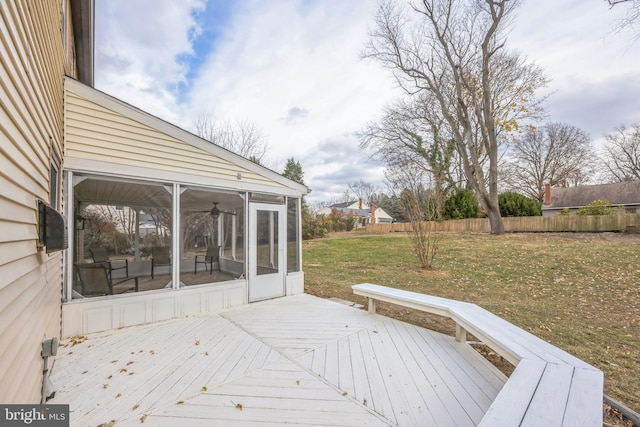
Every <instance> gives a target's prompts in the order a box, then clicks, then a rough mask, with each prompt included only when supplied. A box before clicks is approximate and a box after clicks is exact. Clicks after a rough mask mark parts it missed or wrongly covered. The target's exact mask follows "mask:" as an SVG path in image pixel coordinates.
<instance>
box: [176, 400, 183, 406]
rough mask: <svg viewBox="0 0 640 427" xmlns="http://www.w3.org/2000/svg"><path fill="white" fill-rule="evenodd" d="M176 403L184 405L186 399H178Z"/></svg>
mask: <svg viewBox="0 0 640 427" xmlns="http://www.w3.org/2000/svg"><path fill="white" fill-rule="evenodd" d="M176 405H184V400H178V401H177V402H176Z"/></svg>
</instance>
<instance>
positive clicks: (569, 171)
mask: <svg viewBox="0 0 640 427" xmlns="http://www.w3.org/2000/svg"><path fill="white" fill-rule="evenodd" d="M508 159H509V160H508V161H507V163H506V164H505V166H504V167H503V169H502V170H501V174H502V179H503V180H504V182H505V183H507V185H508V186H509V188H510V189H512V190H514V191H517V192H520V193H522V194H525V195H526V196H528V197H532V198H534V199H538V200H539V201H540V202H542V201H543V199H544V186H545V184H547V183H549V184H551V185H553V186H562V187H569V186H575V185H580V184H584V183H585V182H587V181H589V179H590V177H591V175H592V174H593V172H594V169H595V168H594V164H595V161H594V160H595V154H594V153H593V149H592V146H591V138H590V137H589V135H587V134H586V133H585V132H584V131H582V130H580V129H578V128H577V127H575V126H571V125H569V124H566V123H548V124H547V125H545V126H544V127H542V128H539V129H529V130H527V131H526V132H525V133H524V134H523V135H522V136H521V137H520V138H517V139H516V140H515V141H514V143H513V144H512V145H511V147H510V150H509V155H508Z"/></svg>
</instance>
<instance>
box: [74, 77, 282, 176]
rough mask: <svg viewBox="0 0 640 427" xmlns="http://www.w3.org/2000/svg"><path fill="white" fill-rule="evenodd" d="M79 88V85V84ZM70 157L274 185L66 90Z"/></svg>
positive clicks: (242, 168) (244, 169) (227, 161)
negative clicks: (239, 175)
mask: <svg viewBox="0 0 640 427" xmlns="http://www.w3.org/2000/svg"><path fill="white" fill-rule="evenodd" d="M74 83H75V84H78V83H77V82H74ZM66 112H67V123H66V152H65V157H66V158H76V159H85V160H94V161H100V162H109V163H113V164H116V165H123V166H134V167H141V168H151V169H157V170H162V171H167V172H176V173H181V174H185V175H196V176H201V177H208V178H217V179H222V180H228V181H232V182H237V174H238V172H240V173H241V174H242V182H244V183H252V184H259V185H266V186H272V187H283V186H282V185H281V184H279V183H276V182H274V181H273V180H271V179H269V178H268V177H266V176H263V175H260V174H258V173H256V172H254V171H250V170H248V169H246V168H244V167H242V166H240V165H238V164H236V163H233V162H231V161H229V160H226V159H223V158H222V157H219V156H216V155H215V154H212V153H210V152H208V151H205V150H203V149H201V148H199V147H196V146H194V145H192V144H189V143H187V142H184V141H181V140H180V139H178V138H176V137H173V136H171V135H168V134H166V133H164V132H162V131H160V130H157V129H154V128H152V127H151V126H148V125H147V124H144V123H141V122H139V121H136V120H134V119H132V118H130V117H127V116H125V115H124V114H120V113H119V112H116V111H113V110H111V109H109V108H106V107H104V106H102V105H99V104H97V103H96V102H93V101H91V100H88V99H86V98H83V97H82V96H80V95H78V94H76V93H74V92H73V91H71V90H69V89H67V90H66Z"/></svg>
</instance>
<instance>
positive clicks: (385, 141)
mask: <svg viewBox="0 0 640 427" xmlns="http://www.w3.org/2000/svg"><path fill="white" fill-rule="evenodd" d="M429 106H430V104H429V103H428V102H427V101H425V99H424V97H422V96H414V97H412V98H408V99H405V100H401V101H396V102H395V103H394V104H392V105H390V106H387V107H386V108H385V113H384V115H383V117H382V118H381V119H380V120H379V121H377V122H372V123H369V124H368V125H367V126H366V127H365V129H364V130H363V131H362V132H360V135H359V136H360V141H361V142H360V148H361V149H365V150H366V149H369V150H371V151H372V157H374V158H377V159H378V160H382V161H384V162H385V163H386V164H387V165H388V166H390V167H393V166H394V165H395V164H398V163H399V164H406V163H407V162H411V163H413V164H414V166H415V167H416V168H418V169H420V170H421V171H422V172H426V173H428V174H430V175H431V177H432V178H433V179H432V182H433V190H434V200H435V202H436V217H437V218H440V217H441V212H442V204H443V202H444V198H445V197H446V194H447V193H448V191H449V190H450V189H452V188H455V187H457V186H458V185H459V184H460V182H461V180H462V179H461V178H462V177H461V175H462V173H461V172H460V162H459V156H456V150H455V142H454V141H453V139H451V138H446V137H443V136H442V135H441V131H440V129H441V128H445V129H446V125H445V124H444V123H443V121H442V120H441V119H439V118H437V117H435V115H434V114H433V113H432V111H430V110H429V109H428V107H429ZM480 161H481V163H482V164H484V163H485V162H486V157H485V158H484V159H481V160H480Z"/></svg>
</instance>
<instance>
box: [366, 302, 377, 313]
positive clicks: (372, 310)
mask: <svg viewBox="0 0 640 427" xmlns="http://www.w3.org/2000/svg"><path fill="white" fill-rule="evenodd" d="M367 299H368V300H369V314H376V300H374V299H373V298H367Z"/></svg>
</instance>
